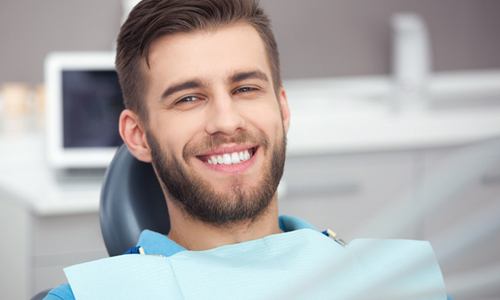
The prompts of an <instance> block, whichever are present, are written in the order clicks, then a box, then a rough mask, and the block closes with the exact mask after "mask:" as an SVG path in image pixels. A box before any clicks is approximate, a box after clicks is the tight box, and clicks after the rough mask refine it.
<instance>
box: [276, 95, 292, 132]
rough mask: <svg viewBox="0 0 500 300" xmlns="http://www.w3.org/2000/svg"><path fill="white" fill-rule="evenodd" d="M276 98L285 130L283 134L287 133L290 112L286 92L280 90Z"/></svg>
mask: <svg viewBox="0 0 500 300" xmlns="http://www.w3.org/2000/svg"><path fill="white" fill-rule="evenodd" d="M278 98H279V99H278V100H279V104H280V110H281V118H282V119H283V127H284V128H285V132H287V133H288V128H289V127H290V110H289V108H288V98H287V96H286V91H285V89H284V88H283V87H281V88H280V92H279V95H278Z"/></svg>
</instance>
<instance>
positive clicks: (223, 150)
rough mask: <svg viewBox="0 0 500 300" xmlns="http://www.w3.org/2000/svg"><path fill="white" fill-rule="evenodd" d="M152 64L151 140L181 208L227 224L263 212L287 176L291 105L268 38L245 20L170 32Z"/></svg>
mask: <svg viewBox="0 0 500 300" xmlns="http://www.w3.org/2000/svg"><path fill="white" fill-rule="evenodd" d="M149 65H150V68H149V70H148V71H147V72H146V73H147V74H146V77H147V78H146V79H147V82H148V84H147V89H146V90H147V92H146V97H145V98H146V105H147V109H148V115H149V119H148V121H147V124H146V127H147V128H146V136H147V140H148V144H149V146H150V148H151V154H152V162H153V165H154V167H155V169H156V171H157V173H158V175H159V177H160V179H161V181H162V182H163V184H164V186H165V187H166V188H167V191H168V194H170V196H172V197H173V198H174V199H172V200H173V201H174V204H176V205H178V204H180V206H181V208H182V209H183V210H184V211H186V212H187V213H188V214H189V215H191V216H192V217H194V218H196V219H200V220H202V221H205V222H209V223H213V224H219V225H220V224H225V223H228V222H237V221H242V220H247V219H253V218H255V217H257V216H259V215H260V214H261V213H263V212H264V211H265V209H266V208H267V207H268V205H269V203H270V202H271V200H272V199H273V197H274V194H275V191H276V187H277V185H278V183H279V180H280V179H281V175H282V173H283V166H284V160H285V144H286V142H285V135H286V130H287V129H288V108H287V103H286V97H285V94H284V91H282V90H280V91H279V93H276V92H275V90H274V88H273V84H272V76H271V70H270V66H269V63H268V60H267V56H266V51H265V47H264V44H263V42H262V40H261V38H260V36H259V35H258V33H257V32H256V31H255V29H253V27H251V26H250V25H244V24H236V25H230V26H226V27H222V28H219V29H216V30H215V31H198V32H192V33H185V34H184V33H182V34H175V35H171V36H166V37H163V38H160V39H159V40H157V41H155V42H154V43H153V44H152V46H151V49H150V53H149ZM277 94H278V96H277Z"/></svg>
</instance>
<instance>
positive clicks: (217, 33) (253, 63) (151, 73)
mask: <svg viewBox="0 0 500 300" xmlns="http://www.w3.org/2000/svg"><path fill="white" fill-rule="evenodd" d="M254 69H257V70H260V71H262V72H264V73H266V74H267V75H268V77H269V78H271V76H270V72H271V71H270V66H269V63H268V59H267V54H266V50H265V46H264V43H263V41H262V39H261V37H260V36H259V34H258V32H257V31H256V30H255V29H254V28H253V27H252V26H251V25H248V24H244V23H238V24H232V25H227V26H223V27H218V28H216V29H213V30H203V31H195V32H190V33H177V34H173V35H168V36H164V37H161V38H159V39H158V40H156V41H155V42H153V43H152V44H151V47H150V51H149V69H148V70H147V72H146V73H147V78H148V81H149V82H150V83H151V84H152V86H151V87H153V88H154V87H155V86H154V85H155V82H158V83H159V84H168V83H169V82H177V81H181V80H186V79H191V78H193V77H197V78H201V79H205V80H208V81H209V80H213V79H217V78H220V77H223V76H228V75H229V74H233V73H234V72H235V71H242V70H254Z"/></svg>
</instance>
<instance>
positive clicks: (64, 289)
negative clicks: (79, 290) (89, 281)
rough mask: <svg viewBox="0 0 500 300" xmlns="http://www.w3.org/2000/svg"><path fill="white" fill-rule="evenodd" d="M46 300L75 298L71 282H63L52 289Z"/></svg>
mask: <svg viewBox="0 0 500 300" xmlns="http://www.w3.org/2000/svg"><path fill="white" fill-rule="evenodd" d="M43 299H44V300H74V299H75V296H74V295H73V291H72V290H71V287H70V286H69V284H67V283H65V284H61V285H60V286H58V287H56V288H54V289H52V290H51V291H50V292H49V293H48V294H47V296H45V298H43Z"/></svg>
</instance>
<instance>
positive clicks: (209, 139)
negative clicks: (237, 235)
mask: <svg viewBox="0 0 500 300" xmlns="http://www.w3.org/2000/svg"><path fill="white" fill-rule="evenodd" d="M224 144H252V145H259V146H261V147H264V149H267V148H268V146H269V141H268V139H267V138H266V135H265V134H264V133H263V132H260V133H258V134H254V133H250V132H248V131H237V132H236V133H235V134H233V135H230V136H229V135H227V134H223V133H215V134H212V135H209V136H205V137H203V138H202V140H201V141H199V142H196V143H195V144H191V143H189V144H187V145H186V147H185V148H184V150H183V156H184V158H185V159H187V158H188V157H190V156H196V155H200V154H201V153H206V152H210V151H213V150H215V149H217V148H218V147H220V146H222V145H224Z"/></svg>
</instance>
